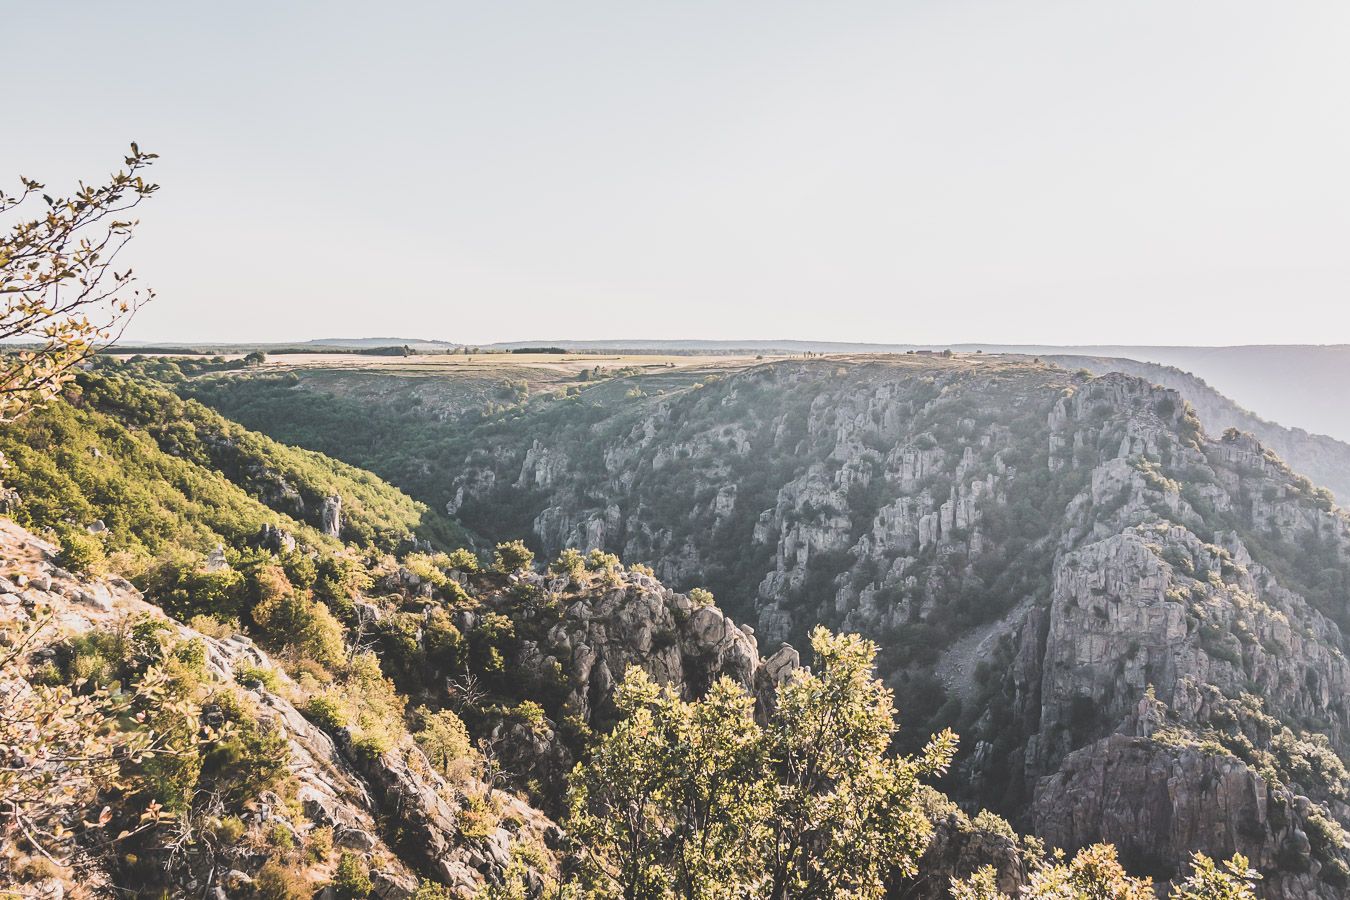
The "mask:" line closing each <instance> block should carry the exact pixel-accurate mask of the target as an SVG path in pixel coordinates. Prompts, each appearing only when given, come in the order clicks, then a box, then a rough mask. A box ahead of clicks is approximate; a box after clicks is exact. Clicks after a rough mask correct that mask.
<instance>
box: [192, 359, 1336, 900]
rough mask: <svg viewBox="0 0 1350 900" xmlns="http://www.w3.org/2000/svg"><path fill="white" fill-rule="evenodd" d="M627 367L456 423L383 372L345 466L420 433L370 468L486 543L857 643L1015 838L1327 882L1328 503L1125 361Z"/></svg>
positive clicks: (1291, 890)
mask: <svg viewBox="0 0 1350 900" xmlns="http://www.w3.org/2000/svg"><path fill="white" fill-rule="evenodd" d="M646 378H647V376H645V375H643V374H641V373H639V374H634V375H632V376H631V377H626V378H622V379H615V380H612V381H609V382H606V383H604V384H599V385H593V386H589V387H586V388H583V389H582V390H580V391H578V392H575V393H573V394H571V395H570V396H569V395H567V394H565V393H559V394H557V395H550V396H535V397H531V398H527V399H524V400H523V401H522V402H519V403H517V404H516V405H515V406H514V407H512V408H509V409H507V410H504V411H499V412H496V413H493V414H491V415H489V416H487V417H486V418H485V419H483V420H482V421H481V422H478V423H477V424H474V423H473V422H471V421H466V420H461V421H460V422H457V423H448V422H445V421H441V420H439V419H437V418H434V417H429V418H424V417H419V416H418V414H417V412H416V410H415V408H411V407H399V406H398V404H397V398H398V396H399V394H400V390H401V387H400V384H399V381H398V379H396V378H392V379H390V380H389V381H387V382H386V384H385V385H384V395H385V396H386V397H388V398H390V400H391V401H393V402H391V403H390V406H389V408H388V409H385V410H381V411H380V412H379V413H377V414H378V415H384V416H388V417H389V419H388V421H389V422H390V423H394V422H395V421H396V422H397V424H398V425H399V427H398V428H395V429H392V430H391V435H390V438H389V439H388V442H387V444H385V445H380V444H376V445H373V446H370V447H367V448H366V449H365V450H364V451H363V452H366V453H368V454H370V459H371V460H372V462H371V464H372V465H376V466H378V465H380V464H381V463H380V462H379V460H380V459H381V458H382V457H383V455H384V454H385V453H386V452H387V453H389V454H391V455H393V457H399V456H400V454H406V453H407V452H408V448H429V452H427V453H425V454H424V455H421V456H418V457H416V458H409V457H407V456H403V457H402V458H401V459H395V460H394V461H392V462H391V468H390V470H389V474H390V475H391V477H395V478H397V477H399V475H397V474H395V472H396V470H397V472H400V473H401V472H414V471H416V473H417V474H416V476H415V477H414V478H411V479H409V480H408V481H407V482H406V483H405V484H404V486H405V487H407V488H408V489H410V490H413V491H414V492H415V493H416V494H417V495H419V496H421V497H422V498H424V499H425V500H427V501H428V502H430V503H434V504H441V503H444V504H446V508H447V510H449V511H451V512H453V513H454V514H455V515H457V516H459V517H460V518H461V519H462V520H463V521H464V522H465V523H466V524H467V525H469V526H470V527H472V528H474V529H475V530H477V531H479V532H481V533H483V534H485V535H487V536H489V537H493V538H499V537H506V536H508V535H510V536H514V535H519V534H521V533H525V532H529V533H530V534H531V536H532V537H531V539H532V541H533V543H534V545H535V547H536V548H537V549H539V550H540V551H543V552H546V553H548V554H553V553H555V552H557V551H558V550H559V549H561V548H563V547H566V546H578V547H582V548H588V547H598V548H601V549H604V550H607V551H610V552H615V553H619V554H621V555H622V556H623V557H624V558H625V559H630V560H640V561H643V562H646V563H648V564H650V565H651V566H652V567H653V568H654V570H655V571H656V573H657V574H658V575H659V576H660V577H662V578H663V579H664V580H667V581H669V582H671V583H672V584H674V585H675V586H676V587H678V588H688V587H692V586H695V585H703V586H707V587H710V588H712V590H713V592H714V593H715V594H716V596H717V597H718V599H719V602H721V603H722V604H723V606H724V607H725V608H726V609H728V610H729V611H731V612H732V614H733V615H734V616H736V617H738V618H740V619H742V620H747V621H750V622H752V623H754V625H755V628H756V632H757V637H758V638H759V640H760V641H761V642H763V643H764V644H765V645H766V646H770V647H772V646H775V645H776V644H777V643H778V642H779V641H782V640H789V641H791V642H793V643H794V644H796V645H797V646H804V643H805V641H804V638H805V636H806V634H807V632H808V631H809V630H810V629H811V628H812V627H813V626H814V625H815V624H816V623H824V624H826V625H828V626H830V627H832V628H836V629H842V630H849V631H858V632H861V633H863V634H865V635H868V636H870V637H872V638H874V639H875V640H876V641H877V642H878V643H879V645H880V646H881V648H882V650H881V656H880V659H879V668H880V671H881V673H882V674H883V676H884V677H885V678H886V679H887V681H888V683H889V684H891V685H892V686H894V687H895V688H896V690H897V692H898V694H899V696H901V697H902V698H904V702H903V704H902V706H903V708H904V710H905V711H906V713H907V721H908V722H910V723H911V724H913V725H916V726H917V727H915V728H911V729H907V730H906V731H905V732H902V734H901V742H902V745H904V746H907V747H909V748H911V749H913V748H915V747H916V746H917V743H915V742H916V741H920V740H921V739H922V738H923V736H924V735H926V734H927V733H928V732H930V731H933V730H936V729H938V728H940V727H942V726H945V725H954V726H956V728H957V730H958V731H959V732H960V733H961V734H962V735H963V737H964V739H965V740H964V743H963V748H962V752H961V754H960V755H959V756H958V758H957V761H956V765H955V767H954V770H953V773H954V774H953V775H952V776H950V777H949V779H948V780H947V781H946V782H944V785H945V786H946V787H948V789H949V790H951V792H952V793H953V794H954V795H955V796H957V797H959V798H962V799H964V800H967V801H969V802H972V803H975V804H979V805H985V806H990V807H992V808H994V809H996V810H998V811H1000V812H1002V813H1004V814H1006V815H1008V816H1009V817H1010V818H1011V819H1012V820H1013V821H1014V824H1016V825H1018V826H1019V827H1023V828H1027V829H1030V830H1033V831H1035V832H1036V833H1038V834H1041V835H1044V836H1045V837H1047V838H1048V839H1050V840H1052V841H1053V842H1055V843H1059V844H1063V845H1066V846H1082V845H1085V844H1088V843H1091V842H1092V841H1096V840H1110V841H1113V842H1115V843H1117V844H1118V845H1119V846H1120V850H1121V853H1122V857H1123V858H1124V859H1125V860H1126V862H1127V864H1128V865H1130V866H1131V867H1132V868H1134V869H1135V870H1137V871H1143V872H1148V873H1150V874H1154V875H1157V876H1160V877H1166V876H1169V875H1173V874H1175V873H1177V872H1179V871H1181V870H1182V868H1183V867H1184V865H1185V864H1186V860H1187V857H1186V854H1187V852H1188V851H1189V850H1190V849H1203V850H1206V851H1207V852H1210V853H1212V854H1214V855H1226V854H1227V853H1230V852H1232V851H1233V850H1241V851H1242V852H1244V853H1246V854H1247V855H1248V856H1250V857H1251V858H1252V859H1253V860H1256V861H1258V865H1259V867H1260V868H1261V869H1262V870H1263V871H1264V872H1266V873H1268V878H1267V881H1266V887H1265V889H1266V891H1267V892H1268V893H1269V894H1270V895H1271V896H1291V897H1292V896H1319V895H1321V896H1336V895H1338V894H1339V892H1341V891H1342V890H1344V889H1345V886H1346V884H1347V877H1348V876H1350V867H1348V862H1347V861H1348V860H1350V846H1347V843H1346V838H1345V831H1344V824H1345V822H1346V818H1345V813H1344V809H1345V807H1344V802H1345V799H1344V791H1345V781H1344V761H1345V759H1346V758H1347V750H1348V749H1350V743H1348V742H1347V720H1346V718H1345V717H1346V710H1345V707H1344V705H1343V702H1342V700H1341V698H1342V696H1343V686H1344V685H1345V684H1346V679H1347V677H1348V676H1350V672H1348V671H1347V669H1346V663H1345V656H1344V653H1345V646H1344V638H1343V629H1344V628H1345V627H1346V626H1347V625H1348V624H1350V607H1348V606H1347V595H1346V590H1347V587H1346V586H1347V584H1350V563H1348V562H1347V560H1348V559H1350V557H1348V556H1347V552H1348V551H1347V534H1350V524H1348V523H1347V519H1346V517H1345V515H1344V514H1343V513H1342V512H1341V511H1340V510H1338V509H1337V508H1336V507H1335V506H1334V503H1333V500H1332V497H1331V495H1330V494H1329V493H1328V492H1326V491H1325V490H1321V489H1319V488H1317V487H1316V486H1315V485H1314V484H1313V483H1312V482H1311V481H1309V480H1308V479H1306V478H1303V477H1301V476H1299V475H1297V474H1296V473H1295V472H1293V471H1291V470H1290V469H1289V468H1288V467H1287V466H1286V465H1285V464H1284V463H1283V462H1282V461H1281V460H1279V458H1278V457H1276V456H1275V455H1274V454H1272V453H1270V452H1269V451H1267V450H1265V448H1263V447H1261V446H1260V444H1259V443H1258V442H1256V441H1255V440H1253V439H1252V438H1250V437H1246V436H1243V435H1241V434H1236V433H1233V434H1226V435H1223V436H1221V437H1213V436H1209V435H1207V434H1206V433H1205V431H1204V429H1203V428H1202V426H1201V423H1200V421H1199V420H1198V419H1197V418H1196V417H1195V414H1194V413H1193V412H1192V411H1191V410H1190V409H1189V408H1188V406H1187V405H1186V403H1185V402H1184V400H1183V399H1182V398H1181V397H1180V396H1178V395H1177V394H1176V393H1175V392H1172V391H1169V390H1166V389H1161V388H1157V387H1154V386H1152V385H1150V384H1149V383H1147V382H1145V381H1142V380H1139V379H1137V378H1132V377H1128V376H1124V375H1118V374H1117V375H1106V376H1102V377H1091V376H1089V375H1087V374H1072V373H1070V372H1067V371H1065V370H1062V369H1059V368H1056V367H1053V366H1048V365H1042V364H1037V363H1034V362H1031V361H1028V360H1025V359H1007V358H998V357H989V356H984V357H978V356H966V357H962V356H957V357H955V358H951V359H944V358H940V357H938V358H933V357H889V358H869V357H858V358H834V359H815V360H799V361H783V362H774V363H767V364H763V365H747V366H746V367H744V368H743V369H742V370H740V371H732V372H727V373H725V374H724V375H723V376H722V377H720V378H719V377H711V378H705V379H704V380H702V381H699V382H697V383H693V384H686V385H670V384H665V385H662V386H661V387H659V388H658V387H657V386H656V382H655V381H650V382H649V381H647V380H646ZM647 386H650V387H651V388H652V389H650V390H648V389H647ZM185 389H186V390H187V391H188V392H190V393H192V394H193V395H194V396H197V397H199V398H201V399H203V400H205V401H207V402H209V403H211V404H214V405H216V406H218V407H219V408H221V409H224V410H229V411H230V412H231V414H238V415H241V416H243V417H244V418H245V419H246V421H247V422H248V424H250V425H251V426H253V427H259V428H262V429H264V430H270V429H273V428H275V429H277V430H278V432H284V431H285V429H286V427H287V426H286V423H287V422H288V421H289V418H290V413H291V406H290V405H289V404H291V403H292V402H299V398H303V403H304V405H305V410H306V416H307V418H306V422H307V426H306V427H307V429H309V430H310V431H311V432H319V433H321V437H320V439H321V440H322V441H324V442H326V443H324V446H325V448H326V449H330V450H331V451H332V452H335V453H339V454H340V453H341V452H342V451H341V431H340V429H339V428H338V427H337V423H339V422H340V421H341V420H342V414H341V413H340V412H339V411H340V410H341V409H342V408H343V405H344V404H345V403H347V402H349V401H347V400H346V399H345V398H343V397H340V396H335V397H333V398H332V402H331V407H330V408H329V409H325V402H324V398H323V395H322V391H320V390H317V389H316V388H315V386H314V385H309V386H307V388H301V389H297V387H296V385H295V384H293V383H291V384H287V383H283V382H280V381H275V380H268V379H265V378H234V379H220V380H215V381H209V382H208V381H197V382H193V383H190V384H188V385H185ZM293 398H295V399H294V400H293ZM330 410H331V411H330ZM329 415H331V416H332V420H331V421H332V425H333V427H331V428H330V429H329V430H327V431H326V432H325V431H324V430H323V422H324V421H325V417H326V416H329ZM410 436H411V440H408V438H409V437H410ZM405 441H406V443H405ZM417 463H420V464H421V467H420V469H418V468H417V465H416V464H417ZM1139 785H1143V786H1145V787H1144V789H1141V790H1135V789H1134V788H1135V787H1138V786H1139ZM1216 785H1219V786H1221V787H1220V788H1218V789H1216V787H1215V786H1216ZM1084 796H1093V797H1099V798H1101V799H1100V800H1099V802H1097V803H1096V805H1089V806H1087V807H1084V806H1083V805H1082V803H1081V801H1080V798H1082V797H1084ZM1290 811H1295V814H1294V815H1293V816H1291V815H1290Z"/></svg>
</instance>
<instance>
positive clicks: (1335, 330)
mask: <svg viewBox="0 0 1350 900" xmlns="http://www.w3.org/2000/svg"><path fill="white" fill-rule="evenodd" d="M0 20H3V22H4V30H5V31H6V33H7V37H6V66H5V68H6V87H7V90H6V93H7V95H8V96H10V97H11V103H10V104H9V106H10V110H11V111H10V114H9V117H8V118H9V124H8V126H7V128H6V134H5V136H4V138H3V139H0V179H8V183H7V185H6V186H7V187H12V186H13V185H14V184H15V183H16V179H17V176H18V175H25V176H28V177H33V178H39V179H41V180H42V181H44V182H45V183H46V184H47V185H48V186H49V188H61V187H65V186H70V185H73V183H74V182H75V180H76V179H78V178H84V179H86V180H88V181H93V180H96V179H98V178H101V177H103V176H105V175H106V173H107V172H109V171H111V170H112V169H113V168H115V167H116V166H117V165H118V164H119V163H120V159H121V155H122V153H123V151H124V148H125V146H126V144H127V143H128V142H130V141H132V140H135V141H138V142H139V144H140V145H141V147H142V148H143V149H147V150H152V151H154V152H157V153H159V154H160V156H161V159H160V161H159V163H158V164H157V166H156V167H155V169H154V170H153V173H154V176H155V180H156V181H158V182H159V183H160V184H161V185H162V190H161V192H160V193H159V194H157V195H156V196H155V197H154V198H153V199H152V201H151V202H149V203H148V204H147V205H145V206H144V207H143V208H142V210H141V213H140V215H141V226H140V231H139V233H138V236H137V237H136V240H135V242H134V243H133V245H132V248H131V249H129V250H128V251H127V252H128V255H129V258H130V259H131V260H132V261H133V262H134V265H135V267H136V270H137V272H138V273H139V275H140V276H141V277H142V279H143V280H144V281H145V282H146V283H148V284H150V285H152V286H153V287H154V288H155V289H156V290H157V292H158V294H159V296H158V298H157V299H156V300H155V302H154V303H153V304H152V305H151V306H149V307H147V308H146V309H145V310H144V311H143V312H142V313H141V314H140V316H139V317H138V319H137V321H136V322H135V323H134V324H133V326H132V328H131V329H130V331H129V333H128V337H129V338H131V339H137V340H146V341H170V340H183V341H250V340H256V341H290V340H301V339H307V338H313V337H356V336H399V337H409V338H435V339H442V340H450V341H456V342H465V343H486V342H491V341H498V340H527V339H528V340H533V339H547V338H554V339H585V338H592V339H598V338H639V337H640V338H653V339H656V338H670V339H675V338H705V339H751V338H765V339H781V338H799V339H816V340H842V341H877V342H897V343H945V342H953V343H954V342H977V341H978V342H993V343H1039V344H1093V343H1113V344H1124V343H1137V344H1205V345H1221V344H1247V343H1286V342H1287V343H1338V342H1350V302H1347V301H1350V253H1348V252H1347V249H1350V115H1347V114H1346V113H1347V110H1348V109H1350V53H1347V52H1346V50H1345V48H1346V47H1348V46H1350V4H1347V3H1345V2H1344V0H1327V2H1301V0H1282V2H1258V0H1185V2H1177V0H1131V2H1129V3H1106V2H1083V0H1072V2H1067V0H1066V2H1049V0H1016V2H997V3H996V2H990V0H985V2H973V0H909V2H906V0H891V2H854V0H836V2H831V3H820V2H794V0H775V2H751V0H742V2H728V0H722V2H703V0H680V2H663V0H626V2H612V3H601V2H569V3H559V2H556V0H553V2H511V0H501V2H488V3H485V2H482V0H476V2H471V3H469V2H435V3H430V2H429V3H419V2H385V3H369V2H367V3H347V2H333V0H329V2H322V3H305V2H286V3H275V2H266V3H264V2H238V0H236V2H233V3H228V4H212V5H209V6H208V5H205V4H192V3H182V2H176V3H169V2H162V3H160V2H138V0H127V2H121V3H99V2H93V0H72V2H67V3H32V2H21V0H0ZM15 98H18V99H15Z"/></svg>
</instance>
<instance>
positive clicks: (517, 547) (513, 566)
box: [492, 541, 534, 572]
mask: <svg viewBox="0 0 1350 900" xmlns="http://www.w3.org/2000/svg"><path fill="white" fill-rule="evenodd" d="M492 565H493V567H494V568H495V569H496V570H497V571H498V572H519V571H521V570H523V569H528V568H530V567H531V566H533V565H534V551H533V550H531V549H530V548H529V547H526V546H525V542H524V541H503V542H502V543H500V544H498V545H497V547H496V550H495V551H494V552H493V554H492Z"/></svg>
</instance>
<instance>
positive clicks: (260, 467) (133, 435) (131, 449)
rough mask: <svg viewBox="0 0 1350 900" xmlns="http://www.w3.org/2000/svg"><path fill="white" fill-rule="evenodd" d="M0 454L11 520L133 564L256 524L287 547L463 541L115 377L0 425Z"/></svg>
mask: <svg viewBox="0 0 1350 900" xmlns="http://www.w3.org/2000/svg"><path fill="white" fill-rule="evenodd" d="M0 454H3V456H4V458H5V459H6V460H7V462H8V465H7V468H6V469H5V470H4V471H3V472H0V479H3V482H4V484H5V486H6V500H5V503H6V510H7V511H8V512H9V514H10V515H12V516H14V517H15V518H16V519H17V520H19V521H20V522H23V523H25V524H32V525H38V526H42V527H53V528H56V529H58V530H60V531H63V532H66V533H69V532H72V531H74V532H80V533H82V532H86V531H88V532H91V533H92V536H93V538H95V539H96V540H97V543H98V544H99V546H100V547H101V548H102V549H103V550H106V551H107V552H109V553H118V552H121V553H125V554H129V555H131V556H133V557H139V558H141V559H146V558H149V557H152V556H154V555H156V554H158V553H160V552H161V551H164V550H167V549H179V550H184V549H186V550H194V551H198V552H201V553H205V552H208V551H209V550H211V549H212V548H214V547H216V546H217V545H224V546H226V547H239V546H243V545H244V544H245V543H246V542H248V541H250V540H254V539H261V538H262V537H265V535H264V534H263V530H264V528H272V529H280V530H281V531H283V532H285V533H286V534H287V535H288V536H289V537H287V538H285V539H286V540H288V541H289V540H291V539H292V538H299V539H301V540H303V541H307V542H314V543H324V542H327V543H328V544H329V545H331V546H336V545H337V544H338V543H340V542H341V541H350V542H353V543H355V544H357V545H358V546H361V547H364V548H371V549H382V550H386V551H388V550H394V549H397V548H398V547H399V546H400V545H404V546H406V545H410V544H411V543H412V542H414V541H423V542H430V543H432V544H435V545H438V546H453V545H454V544H456V543H463V542H464V540H465V538H464V535H463V533H462V531H461V530H460V529H459V528H458V527H457V526H455V525H454V524H453V523H451V522H450V521H449V520H448V519H447V518H446V517H445V516H444V515H442V514H441V513H440V512H438V511H433V510H430V509H428V508H427V507H426V506H425V505H423V504H421V503H418V502H416V501H414V500H412V499H411V498H410V497H408V496H407V495H406V494H403V493H402V492H401V491H399V490H397V489H395V488H393V487H390V486H389V485H388V484H386V483H384V482H383V481H381V480H380V479H379V478H376V477H374V476H372V475H371V474H370V473H369V472H366V471H362V470H359V469H356V468H353V467H352V466H350V465H347V464H346V463H342V462H339V461H337V460H334V459H331V458H326V457H323V456H321V455H319V454H316V453H313V452H311V451H308V450H302V449H298V448H295V447H287V446H284V445H281V444H278V443H277V442H276V441H274V440H272V439H270V438H268V437H265V436H264V435H261V434H258V433H256V432H249V431H247V430H246V429H244V428H242V427H240V426H239V425H236V424H235V423H233V422H230V421H227V420H226V419H224V418H222V417H221V416H219V415H218V414H216V413H214V412H212V411H211V410H209V409H207V408H205V407H203V406H202V405H201V404H199V403H194V402H191V401H188V402H185V401H183V400H181V399H179V398H178V397H177V396H175V395H174V394H172V393H171V392H169V391H167V390H164V389H163V388H160V387H157V386H155V385H154V384H153V383H147V382H142V381H133V380H130V379H125V378H120V377H117V376H105V375H99V374H82V375H81V376H80V377H79V379H78V381H77V382H76V383H75V384H73V385H71V386H70V387H69V388H68V389H67V390H66V392H65V394H64V396H63V398H62V399H61V400H60V401H58V402H55V403H52V404H50V405H49V406H48V407H47V408H45V409H41V410H37V411H35V412H33V413H31V414H29V415H28V416H26V417H25V418H23V419H21V420H20V421H18V422H16V423H12V424H9V425H6V426H5V427H3V428H0ZM277 539H280V537H279V536H278V537H274V538H273V540H277ZM84 543H86V544H88V543H89V541H88V540H85V541H84ZM124 567H125V563H124Z"/></svg>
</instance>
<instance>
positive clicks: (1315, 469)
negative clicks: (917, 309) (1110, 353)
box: [1042, 356, 1350, 497]
mask: <svg viewBox="0 0 1350 900" xmlns="http://www.w3.org/2000/svg"><path fill="white" fill-rule="evenodd" d="M1042 359H1045V360H1048V361H1049V362H1053V363H1057V364H1059V365H1062V366H1064V368H1066V369H1070V370H1073V369H1080V368H1082V369H1087V370H1089V371H1091V372H1092V373H1093V374H1096V375H1101V374H1104V373H1106V372H1124V373H1125V374H1127V375H1134V376H1137V377H1139V378H1143V379H1145V380H1147V381H1149V382H1151V383H1153V384H1160V385H1162V386H1163V387H1166V388H1170V389H1172V390H1174V391H1176V392H1177V393H1178V394H1180V395H1181V396H1182V397H1183V398H1185V400H1186V402H1187V403H1189V404H1190V405H1191V407H1192V408H1193V409H1194V410H1195V412H1196V415H1198V416H1199V417H1200V421H1201V422H1202V423H1203V424H1204V426H1205V430H1206V431H1207V432H1209V433H1210V434H1212V435H1218V434H1222V433H1223V432H1225V431H1227V430H1228V429H1229V428H1236V429H1237V430H1238V431H1246V432H1250V433H1251V434H1254V435H1256V438H1257V440H1259V441H1260V442H1261V443H1262V445H1263V446H1265V447H1267V448H1269V449H1271V450H1274V451H1275V452H1276V453H1277V454H1279V456H1280V458H1281V459H1283V460H1284V461H1285V462H1287V463H1288V464H1289V466H1290V468H1292V469H1293V470H1294V471H1296V472H1299V473H1301V474H1303V475H1307V476H1308V477H1309V478H1311V479H1312V480H1313V482H1314V483H1315V484H1319V485H1321V486H1323V487H1326V488H1328V489H1330V490H1331V491H1332V492H1333V493H1334V494H1335V495H1336V496H1338V497H1350V444H1346V443H1344V442H1342V441H1338V440H1336V439H1335V438H1331V437H1327V436H1326V435H1324V434H1310V433H1308V432H1307V431H1304V430H1303V429H1302V428H1286V427H1284V426H1283V425H1280V424H1279V423H1278V422H1271V421H1268V420H1266V419H1263V418H1261V417H1260V416H1258V415H1257V414H1256V413H1253V412H1249V411H1248V410H1246V409H1243V408H1242V407H1241V406H1239V405H1238V404H1237V403H1234V402H1233V401H1232V400H1230V399H1228V398H1227V397H1225V396H1224V395H1223V394H1220V393H1219V392H1218V391H1216V390H1215V389H1214V388H1212V387H1210V385H1208V384H1207V383H1206V382H1205V381H1204V379H1202V378H1199V377H1197V376H1195V375H1192V374H1191V373H1189V372H1185V371H1182V370H1181V369H1178V368H1175V367H1173V366H1163V365H1157V364H1155V363H1148V362H1139V361H1137V360H1133V359H1119V358H1109V357H1099V356H1044V357H1042Z"/></svg>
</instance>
